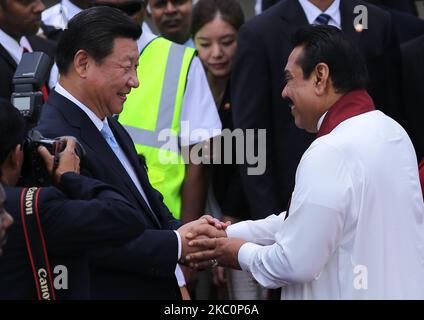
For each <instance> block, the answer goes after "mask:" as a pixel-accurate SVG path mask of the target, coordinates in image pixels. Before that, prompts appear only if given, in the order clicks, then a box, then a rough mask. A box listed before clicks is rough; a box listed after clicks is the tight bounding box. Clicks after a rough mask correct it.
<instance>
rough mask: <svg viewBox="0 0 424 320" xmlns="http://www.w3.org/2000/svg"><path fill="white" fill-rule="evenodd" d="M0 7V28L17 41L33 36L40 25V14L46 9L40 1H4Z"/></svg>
mask: <svg viewBox="0 0 424 320" xmlns="http://www.w3.org/2000/svg"><path fill="white" fill-rule="evenodd" d="M2 4H4V5H2V6H0V28H2V29H3V30H4V31H5V32H6V33H8V34H9V35H11V36H12V37H14V38H15V39H19V38H20V37H22V36H33V35H35V34H36V33H37V31H38V29H39V28H40V25H41V12H42V11H43V10H44V9H45V8H46V7H45V6H44V4H43V2H41V0H5V1H3V2H2Z"/></svg>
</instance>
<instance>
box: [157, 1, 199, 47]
mask: <svg viewBox="0 0 424 320" xmlns="http://www.w3.org/2000/svg"><path fill="white" fill-rule="evenodd" d="M150 7H151V11H152V18H153V21H154V22H155V24H156V26H157V28H158V29H159V31H160V33H161V34H162V35H163V36H164V37H165V38H167V39H169V40H171V41H174V42H177V43H180V44H183V43H185V42H186V41H187V40H188V39H189V38H190V24H191V12H192V9H193V2H192V0H150Z"/></svg>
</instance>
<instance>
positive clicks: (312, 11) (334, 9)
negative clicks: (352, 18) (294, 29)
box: [299, 0, 341, 29]
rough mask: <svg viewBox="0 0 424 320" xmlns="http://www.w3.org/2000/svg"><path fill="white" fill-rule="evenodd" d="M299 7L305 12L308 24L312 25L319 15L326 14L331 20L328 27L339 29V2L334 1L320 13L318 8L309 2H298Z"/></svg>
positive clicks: (305, 0) (304, 0) (338, 0)
mask: <svg viewBox="0 0 424 320" xmlns="http://www.w3.org/2000/svg"><path fill="white" fill-rule="evenodd" d="M299 3H300V5H301V6H302V8H303V11H304V12H305V15H306V18H307V19H308V22H309V24H313V23H314V22H315V20H316V19H317V18H318V16H319V15H320V14H321V13H325V14H328V15H329V16H330V17H331V19H330V22H329V23H328V24H329V25H332V26H335V27H337V28H339V29H341V17H340V9H339V7H340V0H334V2H333V3H332V4H331V6H329V7H328V8H327V10H325V11H324V12H322V11H321V10H320V9H319V8H318V7H316V6H315V5H314V4H312V3H311V2H310V1H309V0H299Z"/></svg>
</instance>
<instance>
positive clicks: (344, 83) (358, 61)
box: [292, 25, 368, 93]
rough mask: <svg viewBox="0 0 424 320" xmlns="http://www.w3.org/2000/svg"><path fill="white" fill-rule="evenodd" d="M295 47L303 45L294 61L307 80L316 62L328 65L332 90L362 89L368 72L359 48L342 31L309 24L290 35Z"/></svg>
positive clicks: (343, 91)
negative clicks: (299, 54)
mask: <svg viewBox="0 0 424 320" xmlns="http://www.w3.org/2000/svg"><path fill="white" fill-rule="evenodd" d="M292 45H293V46H294V47H299V46H300V47H303V53H302V55H301V56H300V57H299V58H298V61H296V63H297V64H298V65H299V66H300V67H301V68H302V71H303V77H304V79H308V78H309V76H310V75H311V73H312V71H313V70H314V68H315V67H316V65H317V64H319V63H325V64H326V65H328V68H329V70H330V71H329V72H330V77H331V80H332V82H333V86H334V89H335V90H336V91H337V92H339V93H346V92H349V91H352V90H356V89H365V88H366V86H367V84H368V71H367V67H366V64H365V61H364V58H363V56H362V54H361V53H360V51H359V49H358V47H357V46H356V45H355V44H354V43H353V42H351V41H350V40H348V39H347V38H346V36H345V35H344V34H343V32H342V31H341V30H339V29H338V28H336V27H333V26H323V25H308V26H305V27H302V28H300V29H299V30H298V31H297V32H296V33H295V34H294V35H293V37H292Z"/></svg>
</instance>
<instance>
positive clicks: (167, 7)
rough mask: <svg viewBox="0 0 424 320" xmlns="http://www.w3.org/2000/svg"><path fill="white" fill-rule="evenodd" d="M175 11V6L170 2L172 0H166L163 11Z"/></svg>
mask: <svg viewBox="0 0 424 320" xmlns="http://www.w3.org/2000/svg"><path fill="white" fill-rule="evenodd" d="M175 11H177V8H176V7H175V5H174V4H173V3H172V1H167V2H166V7H165V12H166V13H174V12H175Z"/></svg>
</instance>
